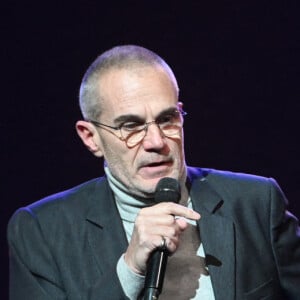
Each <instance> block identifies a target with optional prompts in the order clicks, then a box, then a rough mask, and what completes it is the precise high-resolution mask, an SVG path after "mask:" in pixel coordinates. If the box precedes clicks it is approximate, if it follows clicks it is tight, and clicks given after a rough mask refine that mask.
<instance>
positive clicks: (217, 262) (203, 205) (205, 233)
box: [189, 169, 236, 299]
mask: <svg viewBox="0 0 300 300" xmlns="http://www.w3.org/2000/svg"><path fill="white" fill-rule="evenodd" d="M190 171H192V172H190ZM189 178H190V180H191V183H190V184H191V190H190V193H191V199H192V203H193V207H194V209H195V210H196V211H198V212H199V213H200V214H201V219H200V220H199V231H200V238H201V241H202V243H203V247H204V251H205V254H206V263H207V265H208V269H209V272H210V275H211V280H212V284H213V288H214V293H215V297H216V299H234V297H235V280H236V278H235V235H234V224H233V222H232V220H231V219H230V218H228V217H226V215H225V214H224V207H223V206H224V205H225V202H224V200H223V199H222V197H221V196H220V195H219V194H218V193H217V192H216V190H215V189H214V187H213V183H212V182H211V181H212V180H211V179H210V172H204V171H201V170H199V169H198V170H197V169H196V171H195V169H193V170H189Z"/></svg>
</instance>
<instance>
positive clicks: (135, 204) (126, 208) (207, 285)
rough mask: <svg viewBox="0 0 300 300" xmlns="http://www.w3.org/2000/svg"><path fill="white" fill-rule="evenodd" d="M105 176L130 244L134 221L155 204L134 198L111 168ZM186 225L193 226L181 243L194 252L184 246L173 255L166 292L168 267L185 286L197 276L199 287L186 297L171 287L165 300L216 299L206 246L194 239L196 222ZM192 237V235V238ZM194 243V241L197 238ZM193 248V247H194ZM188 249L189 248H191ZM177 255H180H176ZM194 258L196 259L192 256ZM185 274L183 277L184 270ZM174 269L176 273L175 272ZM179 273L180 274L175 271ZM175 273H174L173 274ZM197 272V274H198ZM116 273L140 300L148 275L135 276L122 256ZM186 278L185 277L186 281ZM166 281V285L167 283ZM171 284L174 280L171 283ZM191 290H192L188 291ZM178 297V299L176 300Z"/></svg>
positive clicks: (130, 294) (127, 289) (133, 299)
mask: <svg viewBox="0 0 300 300" xmlns="http://www.w3.org/2000/svg"><path fill="white" fill-rule="evenodd" d="M104 170H105V173H106V176H107V178H108V182H109V186H110V188H111V189H112V191H113V193H114V197H115V201H116V205H117V208H118V210H119V213H120V216H121V219H122V223H123V226H124V229H125V233H126V237H127V240H128V242H130V239H131V235H132V232H133V228H134V222H135V219H136V216H137V214H138V213H139V211H140V209H142V208H144V207H146V206H152V205H154V204H155V202H154V199H153V200H152V202H151V199H147V204H146V203H145V201H143V199H141V198H140V199H139V198H136V197H133V196H132V195H130V194H129V193H128V190H127V189H126V188H125V187H124V186H123V185H122V184H121V183H120V182H119V181H118V180H116V179H115V178H114V177H113V176H112V174H111V173H110V171H109V169H108V167H107V166H105V167H104ZM187 206H188V207H189V208H192V202H191V201H190V199H189V201H188V205H187ZM187 222H189V223H190V229H189V230H186V231H187V232H186V234H185V238H184V237H183V239H184V240H186V243H184V242H183V243H181V244H185V245H187V244H194V248H195V246H196V248H195V251H190V250H191V249H189V250H188V251H189V252H186V248H187V247H185V246H184V245H183V246H182V251H180V248H179V249H178V251H176V253H175V254H174V255H172V256H171V257H170V258H169V262H168V266H167V272H166V277H165V284H164V290H167V289H168V281H167V277H168V268H169V269H170V272H169V273H170V274H171V275H170V276H169V277H172V276H174V275H173V274H176V273H177V272H178V273H180V276H178V278H180V281H181V282H182V283H183V284H184V282H188V283H189V284H190V281H191V280H190V278H189V276H190V275H191V274H192V273H193V275H194V277H195V275H197V276H196V277H197V278H196V280H197V286H195V288H194V287H193V288H194V291H191V293H189V294H190V295H187V293H186V291H185V292H184V295H183V294H182V295H180V293H178V290H177V289H176V291H175V294H174V295H172V285H171V284H170V286H169V290H167V291H166V295H165V297H167V298H166V299H168V297H169V299H171V298H170V297H172V299H174V300H175V299H182V300H183V299H194V300H197V299H202V300H203V299H205V300H214V299H215V298H214V293H213V289H212V284H211V279H210V276H209V272H208V269H207V267H206V266H205V253H204V249H203V245H202V243H201V242H200V241H198V243H197V244H196V242H195V243H194V241H193V240H192V233H191V232H192V231H191V230H194V231H193V232H194V233H193V234H194V236H195V232H196V230H197V229H196V226H197V225H196V222H195V221H191V220H187ZM189 235H190V236H189ZM198 236H199V235H198V234H197V239H198ZM194 240H195V239H194ZM191 247H193V245H192V246H191ZM191 247H189V248H191ZM177 252H178V254H177ZM186 253H188V255H189V258H188V259H187V258H186V257H185V256H184V255H185V254H186ZM193 256H194V257H193ZM188 260H191V263H190V264H189V265H188V264H187V263H186V261H188ZM177 265H178V266H179V268H180V270H176V266H177ZM184 268H185V269H186V270H184V272H185V273H186V274H182V271H183V269H184ZM196 268H197V269H196ZM172 269H173V271H172ZM176 271H177V272H176ZM171 272H172V273H171ZM190 272H191V273H190ZM195 273H196V274H195ZM117 274H118V277H119V280H120V283H121V285H122V288H123V290H124V293H125V294H126V296H127V297H128V298H129V299H132V300H135V299H138V295H139V294H140V292H141V290H142V289H143V286H144V280H145V276H142V275H140V274H137V273H134V272H133V271H132V270H131V269H130V268H129V267H128V266H127V264H126V263H125V260H124V255H122V256H121V257H120V259H119V261H118V264H117ZM184 275H185V276H186V278H184ZM178 278H177V279H176V278H174V279H175V280H178ZM172 280H173V279H172ZM166 281H167V282H166ZM169 283H171V280H170V281H169ZM165 285H166V287H165ZM189 289H190V288H189ZM176 297H177V298H176ZM163 298H164V291H163V293H162V294H161V296H160V299H163Z"/></svg>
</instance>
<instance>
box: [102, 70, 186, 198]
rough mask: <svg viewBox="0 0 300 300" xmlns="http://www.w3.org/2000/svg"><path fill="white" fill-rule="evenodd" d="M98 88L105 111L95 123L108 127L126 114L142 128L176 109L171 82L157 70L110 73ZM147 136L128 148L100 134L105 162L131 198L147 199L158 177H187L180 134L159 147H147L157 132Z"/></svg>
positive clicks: (174, 92) (165, 74)
mask: <svg viewBox="0 0 300 300" xmlns="http://www.w3.org/2000/svg"><path fill="white" fill-rule="evenodd" d="M101 88H102V89H101V90H102V93H101V94H102V98H103V99H105V100H104V101H105V102H104V103H102V106H103V107H105V109H104V111H103V113H102V114H101V118H103V120H100V122H103V123H105V124H110V125H112V126H118V125H120V124H114V120H115V119H116V118H118V117H119V116H120V115H127V114H132V115H136V116H139V117H140V118H143V119H144V121H145V122H149V120H150V121H152V120H154V119H155V117H157V115H158V114H159V113H160V112H161V111H163V110H164V109H167V108H170V107H176V104H177V97H178V96H177V91H176V89H175V87H174V82H172V81H171V80H170V77H169V76H168V75H167V73H166V72H164V71H163V70H162V69H161V68H160V69H159V68H154V67H143V68H140V69H138V70H134V71H132V70H112V71H110V72H109V73H107V74H105V75H102V79H101ZM103 95H104V97H103ZM151 126H156V125H151ZM148 130H149V131H151V132H154V133H153V136H150V133H149V135H148V133H147V136H146V137H145V139H144V140H143V141H142V142H141V143H139V144H138V145H136V146H134V147H132V148H128V147H127V146H126V143H125V142H124V141H121V140H120V139H118V138H117V137H116V136H114V135H113V134H111V132H107V131H106V130H103V129H99V135H100V139H101V147H102V150H103V154H104V159H105V161H106V164H107V166H108V168H109V169H110V172H111V174H112V175H113V176H114V177H115V178H116V179H117V180H118V181H120V182H121V183H122V184H123V185H124V186H125V187H126V188H127V189H128V190H129V192H130V193H132V194H134V195H137V196H141V197H152V196H153V193H154V191H155V187H156V184H157V182H158V181H159V180H160V179H161V178H162V177H172V178H175V179H177V180H180V181H185V176H186V173H185V161H184V151H183V134H182V133H181V134H180V135H179V136H178V137H173V138H167V137H161V139H162V140H163V145H161V146H155V147H154V146H153V147H152V146H151V143H153V142H154V140H151V139H152V138H153V139H155V138H158V137H157V132H158V131H156V130H157V129H155V128H153V127H152V128H151V129H150V128H149V129H148ZM158 139H159V138H158ZM147 143H148V144H147ZM153 144H154V143H153Z"/></svg>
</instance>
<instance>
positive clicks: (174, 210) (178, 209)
mask: <svg viewBox="0 0 300 300" xmlns="http://www.w3.org/2000/svg"><path fill="white" fill-rule="evenodd" d="M155 206H156V209H157V211H159V212H160V213H163V214H168V215H173V216H179V217H184V218H186V219H190V220H199V219H200V214H199V213H198V212H196V211H194V210H193V209H190V208H188V207H185V206H182V205H180V204H177V203H173V202H164V203H160V204H157V205H155Z"/></svg>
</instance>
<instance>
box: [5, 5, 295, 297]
mask: <svg viewBox="0 0 300 300" xmlns="http://www.w3.org/2000/svg"><path fill="white" fill-rule="evenodd" d="M177 2H178V3H177ZM177 2H176V1H174V0H173V1H163V0H161V1H122V2H121V1H120V2H114V1H110V2H108V1H107V2H104V1H88V0H87V1H78V2H66V1H60V2H55V1H54V2H53V1H52V2H51V4H50V3H48V2H44V1H39V2H38V1H7V2H5V4H2V9H1V47H0V48H1V54H2V55H1V56H2V72H1V73H2V74H1V75H2V80H1V82H2V88H1V90H2V93H1V100H2V101H1V104H2V113H1V118H0V126H1V127H0V129H1V160H2V162H1V166H2V167H1V201H2V205H1V210H0V221H1V224H0V225H1V244H0V245H1V253H0V254H1V277H2V278H1V284H0V285H1V288H2V289H3V291H1V295H2V296H3V297H2V296H1V299H6V298H7V285H8V284H7V281H8V279H7V273H8V271H7V268H8V262H7V246H6V237H5V232H6V224H7V221H8V218H9V217H10V216H11V214H12V213H13V212H14V211H15V210H16V209H17V208H18V207H20V206H23V205H27V204H29V203H31V202H33V201H36V200H38V199H39V198H41V197H43V196H46V195H48V194H51V193H54V192H58V191H60V190H62V189H65V188H69V187H72V186H74V185H76V184H79V183H81V182H82V181H85V180H88V179H90V178H92V177H96V176H100V175H102V174H103V172H102V161H101V160H97V159H96V158H94V157H92V155H91V154H89V153H88V151H87V150H86V149H85V148H84V146H83V145H81V142H80V141H79V138H78V137H77V136H76V133H75V130H74V123H75V121H76V120H77V119H78V118H80V112H79V109H78V105H77V94H78V88H79V85H80V81H81V78H82V75H83V73H84V72H85V70H86V68H87V67H88V65H89V64H90V63H91V62H92V60H94V58H95V57H96V56H97V55H98V54H100V53H101V52H102V51H105V50H107V49H108V48H111V47H113V46H115V45H118V44H128V43H130V44H131V43H133V44H139V45H143V46H145V47H148V48H150V49H152V50H154V51H155V52H157V53H158V54H160V55H161V56H162V57H163V58H165V59H166V61H167V62H168V63H169V64H170V65H171V67H173V70H174V72H175V74H176V75H177V79H178V82H179V85H180V88H181V97H180V98H181V100H182V101H183V102H184V103H185V110H186V111H187V112H188V115H187V117H186V122H185V144H186V157H187V162H188V163H189V164H190V165H199V166H202V167H212V168H217V169H226V170H232V171H239V172H247V173H255V174H258V175H263V176H271V177H274V178H276V179H277V181H278V182H279V184H280V185H281V187H282V189H283V190H284V191H285V194H286V195H287V197H288V199H289V201H290V209H291V210H292V211H293V212H294V214H296V215H297V216H298V217H299V216H300V202H299V198H300V186H299V181H300V175H299V167H300V161H299V156H298V155H299V150H300V148H299V143H298V139H299V124H298V123H299V113H300V104H299V96H300V89H299V68H300V60H299V48H300V41H299V37H300V30H299V21H298V19H299V4H297V2H299V1H264V0H261V1H257V2H255V1H248V0H245V1H217V2H211V1H199V0H197V1H196V0H195V1H177ZM207 2H209V4H208V3H207ZM24 299H26V297H24Z"/></svg>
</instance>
